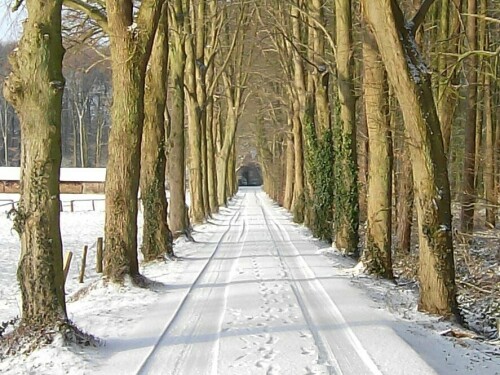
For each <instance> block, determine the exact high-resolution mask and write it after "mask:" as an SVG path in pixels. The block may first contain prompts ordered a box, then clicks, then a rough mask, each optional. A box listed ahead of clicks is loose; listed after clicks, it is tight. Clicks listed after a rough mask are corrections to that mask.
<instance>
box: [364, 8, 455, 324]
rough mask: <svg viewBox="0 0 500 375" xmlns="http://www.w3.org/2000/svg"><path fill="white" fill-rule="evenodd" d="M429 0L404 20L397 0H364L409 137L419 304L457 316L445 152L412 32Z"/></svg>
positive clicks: (421, 307)
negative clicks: (416, 221)
mask: <svg viewBox="0 0 500 375" xmlns="http://www.w3.org/2000/svg"><path fill="white" fill-rule="evenodd" d="M432 3H433V1H432V0H431V1H424V2H423V3H422V6H421V7H420V8H419V10H418V11H417V13H416V15H415V17H414V18H413V19H412V21H411V22H409V23H407V22H406V19H405V17H404V14H403V12H402V11H401V9H400V7H399V4H398V2H397V1H396V0H379V1H376V2H375V1H371V0H363V1H362V5H363V7H364V10H365V12H366V18H367V21H368V23H369V26H370V27H371V29H372V31H373V33H374V35H375V39H376V41H377V45H378V47H379V51H380V54H381V56H382V59H383V62H384V64H385V67H386V70H387V73H388V77H389V80H390V82H391V84H392V85H393V87H394V91H395V94H396V96H397V98H398V101H399V103H400V106H401V110H402V112H403V117H404V121H405V128H406V133H407V135H408V138H409V140H410V141H411V144H412V147H411V148H410V151H411V157H412V166H413V176H414V186H415V192H416V193H415V194H416V207H417V216H418V230H419V250H420V253H419V279H420V300H419V308H420V309H421V310H424V311H428V312H430V313H436V314H440V315H444V316H449V317H454V318H457V319H459V315H458V305H457V300H456V286H455V268H454V260H453V244H452V238H451V236H452V230H451V206H450V187H449V181H448V173H447V162H446V155H445V152H444V146H443V138H442V135H441V128H440V123H439V118H438V115H437V111H436V106H435V102H434V98H433V94H432V88H431V81H430V77H429V72H428V69H427V66H426V64H425V63H424V62H423V61H422V57H421V56H420V54H419V51H418V50H417V49H416V45H417V44H416V42H415V32H416V30H417V28H418V27H419V26H420V25H421V23H422V21H423V19H424V17H425V14H426V12H427V10H428V9H429V7H430V5H431V4H432Z"/></svg>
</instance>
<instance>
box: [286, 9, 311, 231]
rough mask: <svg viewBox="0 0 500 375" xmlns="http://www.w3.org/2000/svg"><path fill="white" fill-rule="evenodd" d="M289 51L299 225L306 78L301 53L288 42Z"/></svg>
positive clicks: (295, 22) (295, 26)
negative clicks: (291, 60) (291, 65)
mask: <svg viewBox="0 0 500 375" xmlns="http://www.w3.org/2000/svg"><path fill="white" fill-rule="evenodd" d="M296 5H297V6H293V7H292V9H291V18H292V20H291V23H292V36H293V40H294V43H296V44H299V43H300V42H301V34H302V30H301V24H300V12H299V10H298V6H299V5H300V1H298V0H297V4H296ZM287 49H289V50H291V51H292V52H291V55H292V56H293V74H294V76H293V89H292V95H291V97H292V124H293V143H294V146H295V181H294V190H293V200H292V214H293V219H294V221H295V222H297V223H302V222H303V221H304V211H305V172H304V144H303V132H302V119H303V114H304V109H305V101H306V88H305V78H304V67H303V65H302V64H303V62H302V56H301V55H300V53H299V51H297V49H295V48H294V46H292V45H291V43H290V42H287Z"/></svg>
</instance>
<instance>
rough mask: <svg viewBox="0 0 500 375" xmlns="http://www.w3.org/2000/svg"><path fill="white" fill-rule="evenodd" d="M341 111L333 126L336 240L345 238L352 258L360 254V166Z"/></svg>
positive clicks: (337, 113) (338, 108) (343, 240)
mask: <svg viewBox="0 0 500 375" xmlns="http://www.w3.org/2000/svg"><path fill="white" fill-rule="evenodd" d="M339 112H340V107H337V111H336V116H335V119H336V121H335V122H336V126H334V140H333V144H334V153H335V166H334V173H333V176H334V177H333V181H334V183H333V190H334V212H333V222H334V231H335V236H343V237H344V238H343V239H342V242H343V243H345V244H346V247H347V248H346V249H341V250H343V251H346V252H347V253H350V254H354V255H355V254H357V242H358V237H357V236H358V227H359V202H358V185H357V178H358V176H357V174H358V169H357V163H356V161H355V160H354V158H353V155H352V138H351V136H350V135H349V134H346V133H344V132H343V130H342V120H341V119H340V113H339Z"/></svg>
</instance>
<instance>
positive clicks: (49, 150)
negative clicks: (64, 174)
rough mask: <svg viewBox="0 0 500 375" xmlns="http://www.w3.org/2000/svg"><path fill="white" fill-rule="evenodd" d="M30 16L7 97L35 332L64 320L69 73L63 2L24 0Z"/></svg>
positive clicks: (24, 288) (29, 314)
mask: <svg viewBox="0 0 500 375" xmlns="http://www.w3.org/2000/svg"><path fill="white" fill-rule="evenodd" d="M25 4H26V9H27V11H28V17H27V19H26V21H25V22H24V24H23V35H22V37H21V40H20V41H19V43H18V47H17V48H16V50H15V51H14V52H13V54H12V55H11V58H10V63H11V68H12V71H11V73H10V75H9V76H8V78H7V80H6V81H5V84H4V95H5V98H6V99H7V100H8V101H9V102H10V103H11V104H12V105H13V106H14V108H15V109H16V112H17V114H18V116H19V121H20V125H21V135H22V138H21V181H20V184H21V186H20V193H21V196H20V201H19V205H18V208H17V210H15V211H13V215H14V229H15V230H16V231H17V232H18V233H19V236H20V239H21V254H20V257H19V259H20V260H19V265H18V269H17V278H18V281H19V288H20V291H21V301H22V321H21V323H22V324H23V325H24V326H27V327H29V329H30V330H32V329H36V328H45V327H48V328H52V327H54V326H55V325H57V324H59V323H61V322H66V321H67V316H66V305H65V297H64V281H63V271H62V269H63V266H62V243H61V233H60V229H59V228H60V227H59V206H60V200H59V168H60V166H61V111H62V95H63V89H64V83H65V81H64V77H63V75H62V60H63V55H64V48H63V45H62V38H61V7H62V1H61V0H54V1H40V0H26V1H25Z"/></svg>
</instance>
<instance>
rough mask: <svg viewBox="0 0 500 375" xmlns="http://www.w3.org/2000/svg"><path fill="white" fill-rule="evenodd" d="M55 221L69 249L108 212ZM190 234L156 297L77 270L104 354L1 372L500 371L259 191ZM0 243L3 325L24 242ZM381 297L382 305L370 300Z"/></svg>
mask: <svg viewBox="0 0 500 375" xmlns="http://www.w3.org/2000/svg"><path fill="white" fill-rule="evenodd" d="M61 222H62V233H63V240H64V245H65V248H66V249H68V248H70V249H79V248H81V247H82V246H83V244H85V243H86V241H89V239H90V240H92V239H95V238H96V237H97V236H102V225H103V212H102V211H101V212H75V213H71V212H67V213H64V214H63V216H62V220H61ZM8 225H9V222H8V221H7V220H6V219H5V218H3V217H0V227H2V228H7V226H8ZM193 236H194V238H195V242H188V241H185V240H181V241H178V242H177V243H176V248H175V251H176V253H177V254H178V255H179V257H180V260H179V261H176V262H167V263H155V264H150V265H145V266H143V267H142V268H141V272H142V273H143V274H144V275H146V276H147V277H148V278H149V279H151V280H153V281H155V282H157V284H155V285H154V286H153V287H152V288H150V289H140V288H137V287H134V286H132V285H131V284H130V283H126V285H124V286H122V287H118V286H115V285H112V284H106V283H103V282H102V281H101V280H100V275H98V274H96V273H95V271H93V269H92V268H93V267H92V266H89V267H88V272H87V275H86V276H87V280H86V284H85V285H83V284H78V282H77V279H78V267H77V266H78V263H76V264H75V267H74V268H72V269H70V275H69V278H68V286H67V290H68V291H69V292H68V293H69V295H68V314H69V316H70V318H71V319H72V320H73V321H74V322H75V323H76V324H77V325H78V326H79V327H81V328H82V329H84V330H85V331H87V332H90V333H92V334H95V335H96V336H98V337H100V338H102V339H103V340H104V341H105V346H103V347H100V348H87V349H81V348H77V347H64V346H62V345H60V344H57V343H55V344H53V345H51V346H48V347H45V348H42V349H40V350H37V351H36V352H35V353H33V354H32V355H30V356H29V357H25V356H22V355H21V356H16V357H8V358H6V359H5V360H3V361H0V373H5V374H11V375H13V374H16V375H17V374H51V375H54V374H68V373H69V374H78V375H80V374H92V375H95V374H103V375H104V374H105V375H109V374H120V375H122V374H123V375H128V374H131V375H133V374H134V375H135V374H141V375H146V374H148V375H149V374H151V375H175V374H178V375H195V374H201V375H244V374H252V375H254V374H255V375H259V374H283V375H298V374H345V375H349V374H352V375H365V374H367V375H368V374H387V375H399V374H410V375H418V374H422V375H423V374H425V375H431V374H444V375H447V374H481V375H499V374H500V356H499V354H498V353H499V351H498V350H496V349H493V348H491V347H489V346H482V345H480V344H479V343H477V342H475V341H466V340H456V339H452V338H447V337H442V336H440V335H439V334H438V333H437V330H439V329H441V328H440V327H439V325H442V324H445V323H439V322H437V319H436V318H428V317H426V316H425V315H422V316H420V318H419V320H421V321H423V323H422V322H420V323H416V322H413V321H410V320H403V319H400V318H398V317H396V316H394V315H393V314H392V313H390V312H389V311H388V307H387V305H386V303H385V302H384V299H385V298H386V297H385V296H387V294H388V292H389V291H390V292H391V293H399V290H398V289H396V288H397V287H396V286H394V285H392V284H390V283H388V282H383V281H377V280H375V279H372V278H370V277H366V276H363V277H360V276H353V268H352V267H353V266H354V263H353V262H352V260H350V259H349V258H344V257H342V256H341V255H339V254H337V253H335V252H334V251H332V250H331V248H330V247H329V246H328V245H327V244H325V243H323V242H320V241H318V240H315V239H314V238H313V237H312V236H311V235H310V233H309V231H308V230H307V229H305V228H304V227H302V226H300V225H297V224H294V223H293V222H292V220H291V217H290V214H289V213H287V212H286V211H285V210H283V209H282V208H279V207H278V206H277V205H276V204H274V203H273V202H272V201H271V200H270V199H269V198H268V197H267V196H266V195H265V194H264V193H263V192H262V191H261V189H260V188H243V189H241V190H240V191H239V192H238V194H237V196H236V197H235V198H234V199H233V200H232V201H231V203H230V204H229V207H228V208H222V209H221V212H220V213H219V214H217V215H215V216H214V218H212V219H210V220H209V222H208V223H207V224H204V225H201V226H197V227H195V230H194V234H193ZM0 240H1V241H2V243H3V244H4V247H5V254H6V255H5V256H4V257H3V258H2V259H0V260H1V261H0V271H1V270H3V271H2V273H1V275H0V276H1V278H0V280H1V281H2V282H3V284H4V285H0V296H2V297H3V298H4V299H5V300H6V301H7V305H6V307H5V308H4V309H3V310H2V309H0V318H1V319H0V320H5V319H7V318H8V317H11V316H13V315H15V314H16V313H17V311H16V310H17V308H16V303H15V301H16V295H17V287H16V286H15V285H16V284H15V262H16V257H17V252H18V240H17V238H16V237H15V235H14V234H12V233H11V232H10V231H7V230H5V231H3V232H2V233H0ZM87 243H88V242H87ZM89 248H90V250H89V251H90V252H89V259H92V258H93V257H94V256H95V249H93V247H92V246H90V247H89ZM77 256H78V255H77ZM368 287H370V288H368ZM377 288H378V290H379V294H380V295H382V296H384V297H383V298H382V299H381V298H376V299H374V297H375V294H374V292H373V290H375V289H377ZM408 313H409V315H410V316H413V317H415V316H416V312H415V311H410V310H408ZM426 326H427V327H426Z"/></svg>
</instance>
